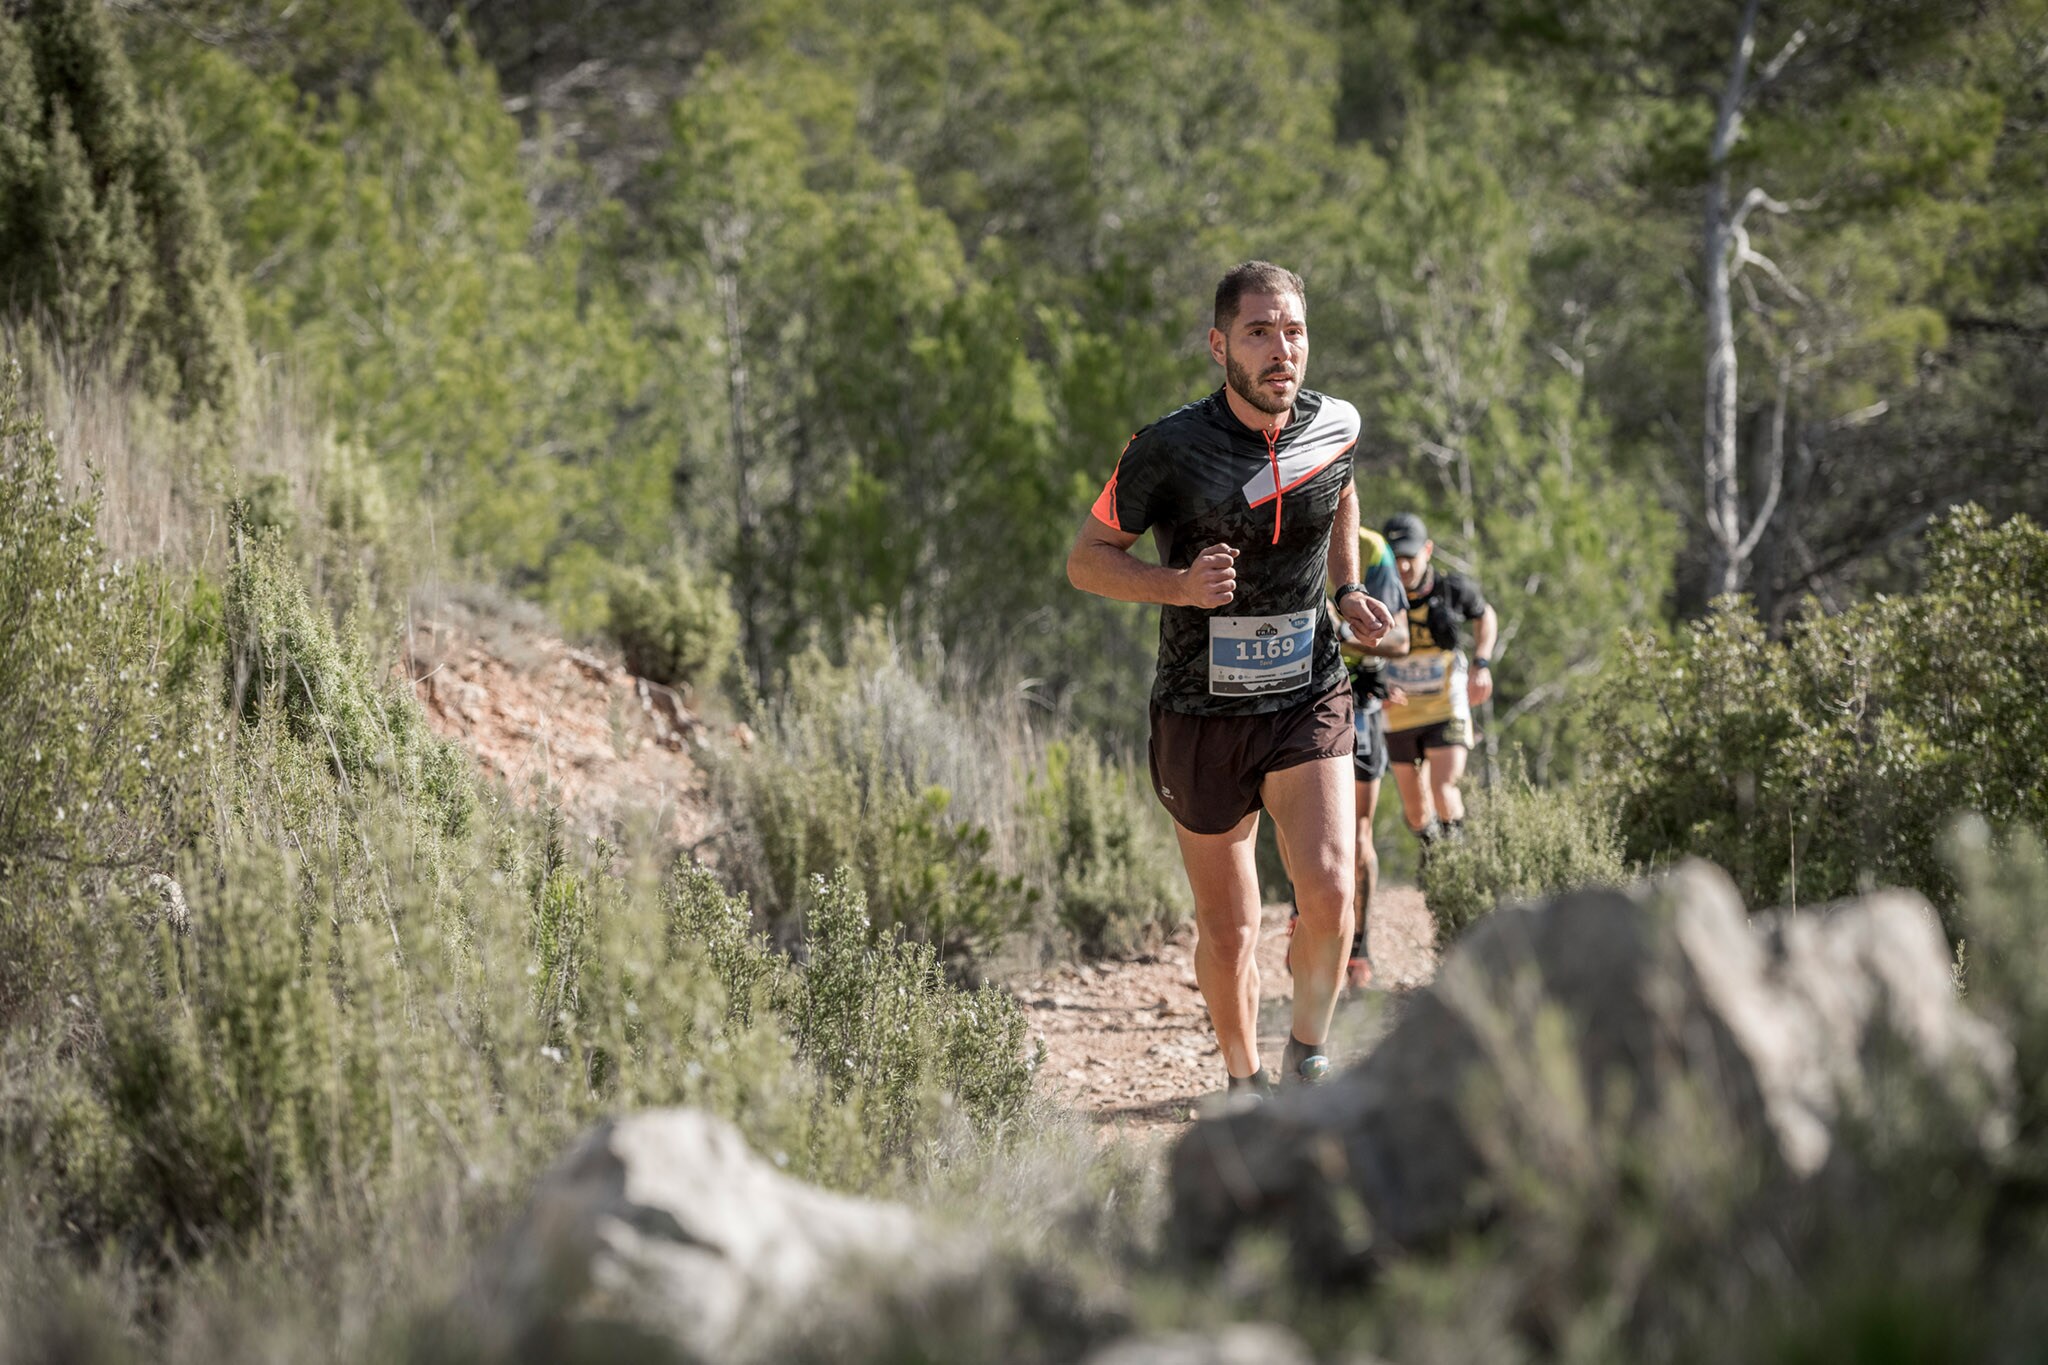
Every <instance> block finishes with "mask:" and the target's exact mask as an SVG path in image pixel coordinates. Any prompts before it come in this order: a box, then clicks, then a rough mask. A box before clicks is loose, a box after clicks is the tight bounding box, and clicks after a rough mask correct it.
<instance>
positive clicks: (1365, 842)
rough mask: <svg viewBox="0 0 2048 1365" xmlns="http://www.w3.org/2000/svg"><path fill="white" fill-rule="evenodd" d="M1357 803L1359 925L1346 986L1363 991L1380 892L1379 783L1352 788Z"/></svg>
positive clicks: (1355, 909) (1355, 906) (1355, 904)
mask: <svg viewBox="0 0 2048 1365" xmlns="http://www.w3.org/2000/svg"><path fill="white" fill-rule="evenodd" d="M1352 786H1353V789H1354V794H1355V796H1356V799H1357V802H1358V834H1357V836H1356V837H1357V844H1358V889H1357V891H1356V893H1355V894H1354V896H1353V897H1352V911H1351V913H1352V917H1353V918H1354V919H1356V920H1357V921H1358V927H1357V928H1356V930H1355V931H1354V933H1355V935H1356V942H1355V944H1354V945H1353V948H1354V951H1353V952H1352V954H1351V960H1350V962H1348V963H1346V964H1345V967H1344V973H1345V976H1344V984H1345V985H1347V986H1349V987H1351V989H1353V990H1364V989H1365V988H1366V987H1367V986H1370V985H1371V984H1372V895H1373V892H1374V891H1376V890H1378V889H1379V882H1380V854H1379V849H1378V848H1377V847H1375V846H1374V844H1373V841H1372V817H1373V815H1374V814H1375V813H1376V812H1377V811H1378V809H1379V804H1380V781H1379V779H1378V778H1374V779H1373V780H1372V781H1370V782H1355V783H1353V784H1352Z"/></svg>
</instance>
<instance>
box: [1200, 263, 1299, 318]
mask: <svg viewBox="0 0 2048 1365" xmlns="http://www.w3.org/2000/svg"><path fill="white" fill-rule="evenodd" d="M1246 294H1292V295H1294V297H1296V298H1298V299H1300V300H1301V305H1302V307H1304V308H1306V307H1307V306H1308V291H1307V290H1306V289H1303V288H1302V287H1301V276H1299V275H1297V274H1295V273H1294V272H1293V271H1292V270H1289V269H1287V268H1286V267H1285V266H1278V265H1274V264H1273V263H1272V262H1271V261H1246V262H1245V263H1244V264H1243V265H1241V266H1238V267H1236V268H1235V269H1233V270H1232V271H1231V272H1230V273H1229V274H1228V275H1225V276H1224V277H1223V278H1222V280H1220V281H1219V282H1218V283H1217V285H1216V330H1217V331H1219V332H1227V331H1229V330H1230V327H1231V324H1232V323H1234V322H1236V321H1237V305H1238V303H1239V301H1240V300H1242V299H1243V298H1244V296H1245V295H1246Z"/></svg>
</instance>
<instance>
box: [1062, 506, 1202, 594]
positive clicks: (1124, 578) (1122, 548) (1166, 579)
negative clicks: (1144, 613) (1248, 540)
mask: <svg viewBox="0 0 2048 1365" xmlns="http://www.w3.org/2000/svg"><path fill="white" fill-rule="evenodd" d="M1137 543H1138V533H1137V532H1134V531H1119V530H1117V529H1116V527H1114V526H1111V525H1110V524H1109V523H1107V522H1105V521H1103V520H1102V519H1101V518H1100V517H1098V516H1096V515H1095V514H1094V513H1093V512H1090V513H1089V514H1088V515H1087V516H1086V517H1084V518H1082V520H1081V529H1080V530H1079V531H1078V532H1076V533H1075V535H1074V548H1073V549H1071V550H1069V551H1068V552H1067V581H1068V582H1069V583H1072V584H1073V585H1074V586H1075V587H1077V588H1079V589H1080V590H1081V591H1082V592H1092V593H1094V594H1095V595H1096V596H1097V597H1111V598H1114V599H1116V600H1117V601H1119V602H1156V603H1158V604H1160V605H1161V606H1168V607H1220V606H1222V605H1223V604H1224V603H1226V602H1228V601H1229V600H1230V599H1231V597H1232V596H1234V595H1235V593H1236V584H1237V571H1236V568H1235V561H1236V559H1237V551H1235V550H1233V549H1231V548H1230V547H1229V546H1227V545H1211V546H1210V547H1209V548H1207V549H1206V550H1203V551H1202V553H1201V554H1200V555H1198V556H1196V558H1195V562H1194V563H1193V564H1191V565H1189V566H1188V567H1187V568H1185V569H1169V568H1167V567H1166V566H1165V565H1163V564H1147V563H1146V562H1145V561H1144V560H1142V559H1139V558H1137V557H1136V556H1134V555H1132V554H1131V547H1132V546H1133V545H1135V544H1137Z"/></svg>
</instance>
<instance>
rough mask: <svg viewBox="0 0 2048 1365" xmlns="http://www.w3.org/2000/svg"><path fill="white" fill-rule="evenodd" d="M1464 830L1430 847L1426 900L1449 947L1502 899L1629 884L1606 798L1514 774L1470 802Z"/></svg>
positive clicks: (1442, 943) (1443, 946) (1443, 945)
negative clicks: (1536, 783)
mask: <svg viewBox="0 0 2048 1365" xmlns="http://www.w3.org/2000/svg"><path fill="white" fill-rule="evenodd" d="M1465 816H1466V818H1465V828H1464V831H1463V832H1462V833H1461V834H1459V835H1457V836H1455V837H1453V838H1449V839H1446V840H1443V841H1442V842H1440V843H1437V844H1433V845H1431V847H1430V849H1429V852H1428V854H1427V855H1426V856H1425V857H1424V858H1423V860H1422V875H1421V881H1422V895H1423V899H1424V901H1425V902H1427V903H1428V905H1429V915H1430V918H1431V919H1432V920H1433V921H1435V924H1436V939H1437V947H1438V949H1439V950H1447V949H1448V948H1449V947H1450V945H1451V944H1452V943H1453V942H1455V941H1456V940H1457V939H1458V937H1459V936H1460V935H1462V934H1463V933H1464V932H1465V931H1466V930H1467V929H1469V928H1471V927H1472V924H1473V922H1474V921H1476V920H1478V919H1479V918H1480V917H1481V916H1483V915H1488V914H1491V913H1492V912H1493V909H1494V907H1495V906H1497V905H1499V904H1500V903H1501V902H1502V901H1520V900H1532V899H1536V898H1538V897H1542V896H1546V895H1551V894H1554V893H1556V892H1561V891H1572V890H1576V889H1578V888H1580V887H1585V886H1619V885H1621V884H1622V883H1623V882H1625V881H1627V880H1628V879H1629V875H1630V874H1629V866H1628V862H1627V861H1626V859H1624V858H1623V857H1622V851H1621V836H1620V833H1619V831H1618V830H1617V829H1616V827H1615V821H1614V816H1613V814H1612V812H1610V811H1609V810H1607V809H1606V808H1605V807H1604V805H1603V804H1602V797H1601V796H1600V795H1599V794H1598V793H1595V792H1593V791H1591V790H1589V789H1585V788H1543V787H1536V786H1532V785H1530V784H1529V782H1528V781H1526V780H1525V779H1522V778H1520V777H1511V778H1508V779H1506V780H1504V781H1501V782H1498V783H1496V784H1495V785H1493V786H1491V787H1487V788H1482V789H1480V790H1477V791H1472V792H1470V793H1468V794H1467V796H1466V798H1465Z"/></svg>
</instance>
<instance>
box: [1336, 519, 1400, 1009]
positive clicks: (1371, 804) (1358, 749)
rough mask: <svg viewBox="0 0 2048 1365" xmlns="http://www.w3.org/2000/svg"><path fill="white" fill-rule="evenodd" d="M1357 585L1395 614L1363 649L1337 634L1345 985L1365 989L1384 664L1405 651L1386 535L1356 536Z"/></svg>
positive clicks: (1382, 749) (1381, 770)
mask: <svg viewBox="0 0 2048 1365" xmlns="http://www.w3.org/2000/svg"><path fill="white" fill-rule="evenodd" d="M1358 562H1359V563H1360V564H1361V565H1362V566H1364V572H1363V573H1362V574H1361V575H1360V580H1361V581H1362V582H1363V583H1364V584H1365V589H1366V591H1367V592H1369V593H1371V594H1372V595H1373V596H1374V597H1376V598H1378V599H1379V600H1380V601H1382V602H1384V603H1385V604H1386V605H1387V609H1388V610H1389V611H1391V612H1392V613H1393V614H1394V628H1393V629H1392V630H1390V631H1388V632H1387V633H1386V634H1385V635H1384V636H1382V637H1381V638H1380V640H1379V641H1378V642H1377V643H1375V644H1370V645H1369V644H1366V643H1364V642H1363V641H1361V640H1359V639H1358V638H1357V636H1355V635H1354V634H1352V633H1351V632H1350V631H1349V630H1348V629H1347V630H1345V631H1342V632H1340V635H1341V637H1342V649H1343V655H1344V662H1345V663H1346V664H1347V665H1348V666H1349V667H1350V670H1351V706H1352V714H1353V716H1354V721H1353V726H1352V729H1353V733H1354V735H1355V736H1356V738H1355V740H1354V744H1353V748H1352V756H1351V767H1352V777H1353V779H1354V780H1355V781H1356V783H1357V795H1358V882H1357V886H1358V890H1357V901H1358V930H1357V932H1356V933H1354V934H1353V935H1352V937H1351V960H1350V961H1349V962H1348V963H1346V964H1345V984H1347V985H1349V986H1350V987H1351V988H1352V989H1353V990H1363V989H1365V988H1366V987H1367V986H1369V985H1371V984H1372V898H1373V893H1374V892H1376V891H1377V890H1378V889H1379V881H1380V855H1379V849H1378V848H1377V847H1375V846H1374V844H1373V839H1372V821H1373V816H1374V814H1375V813H1377V812H1378V810H1379V806H1380V779H1381V778H1383V777H1385V776H1386V775H1387V766H1388V759H1387V734H1386V726H1385V723H1384V722H1385V715H1384V706H1385V702H1386V698H1387V661H1388V660H1389V659H1396V658H1399V657H1401V656H1402V655H1404V654H1406V653H1407V652H1408V593H1407V591H1406V589H1405V587H1404V585H1403V584H1402V582H1401V571H1400V569H1399V568H1398V567H1397V566H1396V565H1395V563H1394V552H1393V549H1392V548H1391V547H1390V546H1388V544H1387V540H1386V537H1385V536H1382V535H1381V534H1380V533H1379V532H1378V531H1373V530H1368V529H1365V528H1363V527H1361V528H1360V529H1359V532H1358Z"/></svg>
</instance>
